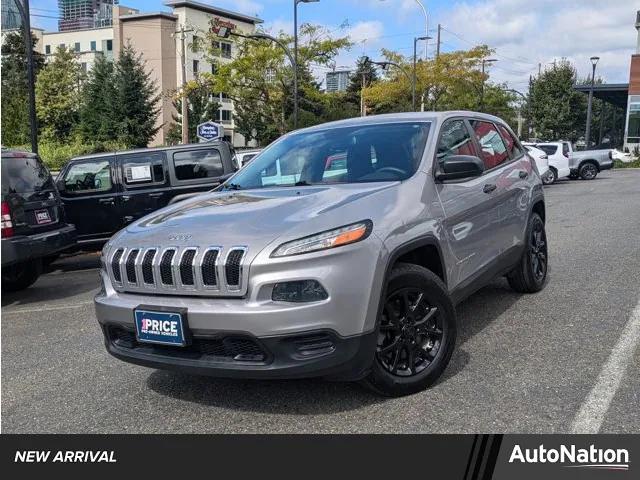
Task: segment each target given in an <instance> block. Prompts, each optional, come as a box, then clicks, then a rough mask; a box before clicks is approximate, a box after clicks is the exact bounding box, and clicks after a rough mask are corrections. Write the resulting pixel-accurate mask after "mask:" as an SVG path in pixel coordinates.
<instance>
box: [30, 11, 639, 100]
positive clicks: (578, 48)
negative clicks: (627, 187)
mask: <svg viewBox="0 0 640 480" xmlns="http://www.w3.org/2000/svg"><path fill="white" fill-rule="evenodd" d="M200 1H201V2H202V3H208V4H211V5H215V6H218V7H222V8H226V9H229V10H234V11H238V12H242V13H246V14H250V15H254V16H258V17H260V18H261V19H263V20H264V24H263V28H264V29H265V30H267V31H271V32H278V31H280V30H284V31H285V32H288V33H292V32H293V0H200ZM421 1H422V3H423V4H424V6H425V8H426V10H427V14H428V27H429V35H431V36H433V37H434V39H435V36H436V29H437V25H438V24H441V25H442V27H443V30H442V36H441V41H442V43H441V50H442V51H444V52H447V51H452V50H460V49H467V48H470V47H472V46H474V45H478V44H486V45H489V46H490V47H492V48H494V49H495V53H494V55H492V58H494V59H496V60H497V61H496V62H495V63H493V64H492V65H491V66H490V67H488V68H489V69H490V71H489V74H490V76H491V80H492V81H495V82H500V83H502V82H506V83H507V84H508V86H509V88H514V89H516V90H523V91H524V90H526V88H527V84H528V80H529V75H536V74H537V73H538V68H539V64H540V65H541V68H542V69H543V70H544V68H546V67H548V66H549V65H551V64H552V63H553V61H554V60H559V59H561V58H567V59H568V60H570V61H571V62H572V63H573V64H574V65H575V66H576V68H577V69H578V75H579V76H580V77H586V76H588V75H590V73H591V63H590V61H589V58H590V57H592V56H599V57H600V61H599V63H598V66H597V75H599V76H601V77H602V78H603V79H604V80H605V81H606V82H608V83H626V82H628V81H629V63H630V57H631V54H633V53H635V49H636V45H637V32H636V30H635V28H634V25H635V20H636V11H638V10H640V0H421ZM121 3H122V4H124V5H126V6H129V7H134V8H138V9H140V10H141V11H159V10H164V11H170V8H168V7H166V6H164V5H163V2H162V0H121ZM30 5H31V13H32V22H33V24H34V26H39V27H42V28H45V29H46V30H56V29H57V20H56V16H57V12H58V10H57V0H31V2H30ZM298 22H299V23H305V22H310V23H314V24H320V25H323V26H325V27H326V28H327V29H328V31H329V32H331V34H332V35H337V36H347V35H348V36H349V37H350V38H351V40H352V41H353V42H354V46H353V47H352V48H351V49H350V51H346V52H343V53H341V54H340V55H339V57H338V58H337V59H336V67H350V66H352V65H353V64H354V62H355V60H356V59H357V58H358V57H359V56H360V55H362V54H366V55H368V56H369V57H371V58H372V59H376V58H379V57H380V49H381V48H388V49H391V50H395V51H397V52H399V53H401V54H403V55H406V56H410V55H411V54H412V50H413V37H415V36H422V35H424V32H425V29H426V22H425V17H424V14H423V11H422V9H421V8H420V5H419V4H418V0H320V1H319V2H317V3H301V4H299V5H298ZM430 42H432V43H430V44H429V46H428V52H427V53H428V55H429V57H431V56H433V55H434V54H435V40H431V41H430ZM420 51H421V50H420V48H419V53H420ZM422 52H424V50H422ZM316 74H318V75H321V74H322V69H318V70H316Z"/></svg>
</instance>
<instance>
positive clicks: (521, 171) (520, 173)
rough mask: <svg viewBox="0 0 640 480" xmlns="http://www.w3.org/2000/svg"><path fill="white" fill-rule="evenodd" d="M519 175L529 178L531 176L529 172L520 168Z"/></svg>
mask: <svg viewBox="0 0 640 480" xmlns="http://www.w3.org/2000/svg"><path fill="white" fill-rule="evenodd" d="M518 176H519V177H520V178H527V177H528V176H529V174H528V173H527V172H525V171H524V170H520V172H519V173H518Z"/></svg>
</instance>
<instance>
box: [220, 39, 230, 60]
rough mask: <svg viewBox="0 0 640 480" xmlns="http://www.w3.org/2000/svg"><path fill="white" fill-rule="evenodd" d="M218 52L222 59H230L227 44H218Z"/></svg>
mask: <svg viewBox="0 0 640 480" xmlns="http://www.w3.org/2000/svg"><path fill="white" fill-rule="evenodd" d="M220 52H221V53H222V57H223V58H231V44H230V43H228V42H220Z"/></svg>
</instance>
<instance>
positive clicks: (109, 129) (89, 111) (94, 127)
mask: <svg viewBox="0 0 640 480" xmlns="http://www.w3.org/2000/svg"><path fill="white" fill-rule="evenodd" d="M115 97H116V89H115V69H114V65H113V63H112V62H110V61H109V60H107V59H106V58H105V57H103V56H102V55H100V56H98V57H97V58H96V62H95V63H94V64H93V68H92V69H91V72H89V75H88V79H87V81H86V83H85V85H84V88H83V91H82V105H81V107H80V132H81V133H82V136H83V137H84V138H85V139H87V140H95V141H101V142H102V141H109V140H114V139H115V138H116V131H115V129H114V125H115V123H116V118H115V114H114V113H115V107H114V102H115Z"/></svg>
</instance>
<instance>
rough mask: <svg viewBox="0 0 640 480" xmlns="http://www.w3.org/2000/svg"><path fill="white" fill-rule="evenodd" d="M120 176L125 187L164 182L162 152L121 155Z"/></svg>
mask: <svg viewBox="0 0 640 480" xmlns="http://www.w3.org/2000/svg"><path fill="white" fill-rule="evenodd" d="M121 159H122V178H123V179H124V183H125V185H126V186H127V188H135V187H137V186H145V185H149V184H163V183H164V178H165V177H164V162H163V159H164V154H163V153H161V152H149V153H136V154H134V155H123V156H122V157H121Z"/></svg>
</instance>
